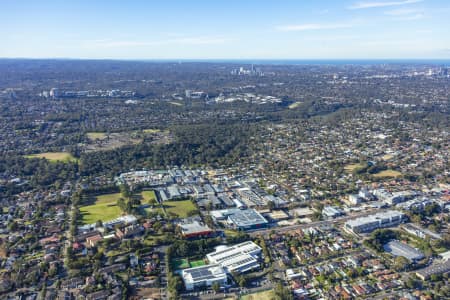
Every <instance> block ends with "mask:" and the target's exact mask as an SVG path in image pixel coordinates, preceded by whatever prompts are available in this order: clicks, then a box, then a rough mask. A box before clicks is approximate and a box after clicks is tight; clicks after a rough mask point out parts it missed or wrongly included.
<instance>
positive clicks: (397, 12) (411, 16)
mask: <svg viewBox="0 0 450 300" xmlns="http://www.w3.org/2000/svg"><path fill="white" fill-rule="evenodd" d="M384 14H385V15H388V16H392V17H393V19H394V20H397V21H412V20H419V19H423V17H424V16H425V14H424V13H423V12H422V11H420V10H418V9H408V8H401V9H393V10H389V11H385V12H384Z"/></svg>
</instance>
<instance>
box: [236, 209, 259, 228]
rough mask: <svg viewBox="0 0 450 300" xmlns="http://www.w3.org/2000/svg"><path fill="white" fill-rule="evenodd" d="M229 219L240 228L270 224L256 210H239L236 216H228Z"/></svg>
mask: <svg viewBox="0 0 450 300" xmlns="http://www.w3.org/2000/svg"><path fill="white" fill-rule="evenodd" d="M228 218H229V220H230V221H231V222H233V223H234V224H235V225H236V226H239V227H247V226H252V225H258V224H267V223H268V221H267V220H266V219H265V218H264V217H263V216H262V215H261V214H260V213H259V212H257V211H256V210H254V209H245V210H238V211H236V212H235V213H234V214H232V215H230V216H228Z"/></svg>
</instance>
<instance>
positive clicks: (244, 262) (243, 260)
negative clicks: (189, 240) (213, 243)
mask: <svg viewBox="0 0 450 300" xmlns="http://www.w3.org/2000/svg"><path fill="white" fill-rule="evenodd" d="M260 254H261V247H259V246H258V245H256V244H255V243H254V242H251V241H248V242H244V243H240V244H237V245H234V246H220V247H217V248H216V251H214V252H212V253H209V254H207V255H206V257H207V258H208V261H209V262H210V263H212V264H219V265H221V266H222V267H224V268H225V270H226V271H227V272H230V273H231V272H235V273H244V272H247V271H250V270H253V269H257V268H259V263H258V258H259V255H260Z"/></svg>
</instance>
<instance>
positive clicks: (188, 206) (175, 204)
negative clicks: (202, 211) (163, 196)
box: [163, 200, 197, 218]
mask: <svg viewBox="0 0 450 300" xmlns="http://www.w3.org/2000/svg"><path fill="white" fill-rule="evenodd" d="M163 206H164V209H165V210H166V212H167V213H169V212H172V213H175V214H176V215H177V216H178V217H180V218H186V217H187V216H188V214H189V212H191V211H193V210H197V208H196V207H195V205H194V204H193V203H192V202H191V200H182V201H164V203H163Z"/></svg>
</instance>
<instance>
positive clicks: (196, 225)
mask: <svg viewBox="0 0 450 300" xmlns="http://www.w3.org/2000/svg"><path fill="white" fill-rule="evenodd" d="M178 226H180V228H181V234H182V235H183V237H185V238H199V237H209V236H211V235H212V234H213V233H214V231H213V230H211V228H209V227H208V226H207V225H205V224H200V222H198V221H193V222H191V223H187V224H179V225H178Z"/></svg>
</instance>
